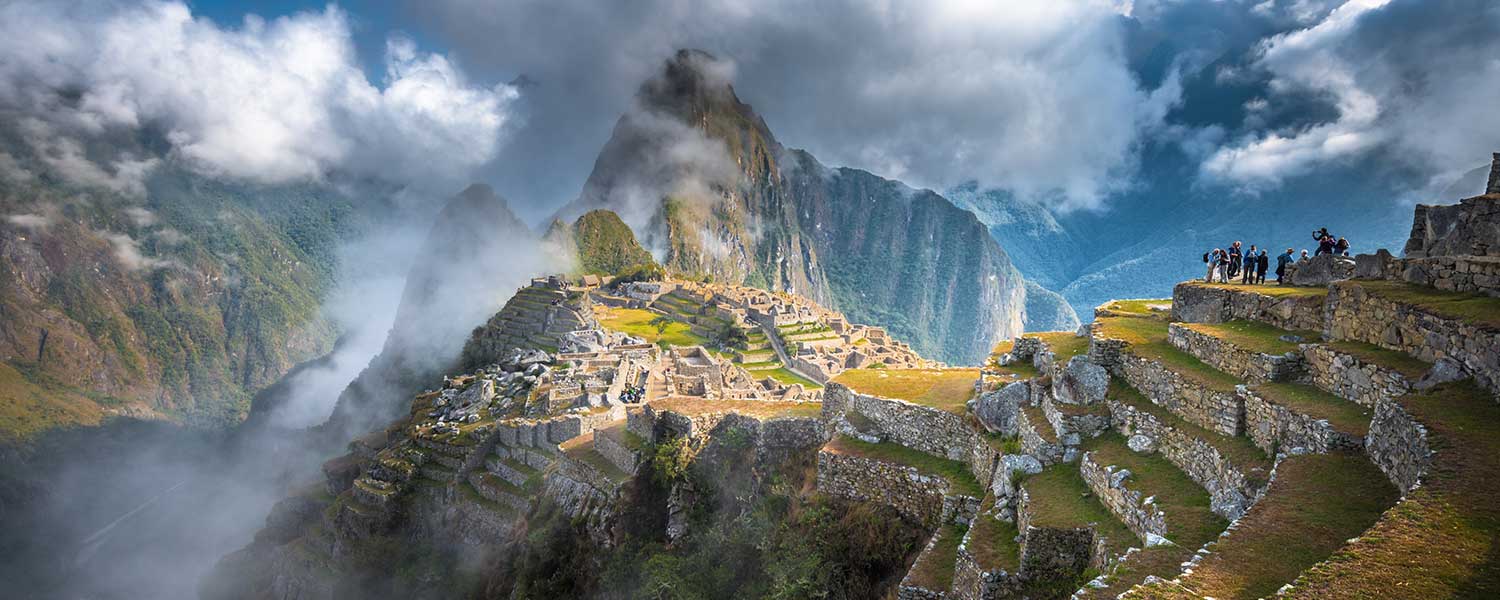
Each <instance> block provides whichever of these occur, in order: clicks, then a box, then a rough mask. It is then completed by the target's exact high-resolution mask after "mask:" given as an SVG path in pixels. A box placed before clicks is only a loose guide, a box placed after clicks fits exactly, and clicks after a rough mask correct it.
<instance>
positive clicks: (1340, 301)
mask: <svg viewBox="0 0 1500 600" xmlns="http://www.w3.org/2000/svg"><path fill="white" fill-rule="evenodd" d="M1327 311H1328V323H1329V325H1328V327H1329V328H1328V333H1329V334H1330V335H1331V336H1332V337H1333V338H1334V339H1340V340H1354V341H1360V342H1366V343H1370V344H1375V345H1377V346H1381V347H1383V348H1388V349H1391V350H1399V351H1401V352H1405V353H1407V354H1410V355H1412V356H1415V357H1417V358H1419V359H1421V360H1424V361H1427V362H1436V361H1437V360H1438V359H1439V358H1444V357H1446V358H1449V359H1452V360H1454V361H1457V362H1458V363H1460V364H1461V365H1463V368H1464V371H1465V372H1467V373H1469V374H1471V375H1473V376H1474V379H1475V381H1477V382H1479V384H1480V385H1482V386H1484V387H1485V388H1486V389H1488V390H1490V391H1491V392H1496V391H1500V329H1496V328H1494V327H1491V326H1487V325H1483V324H1478V323H1470V322H1466V321H1462V320H1458V319H1448V318H1444V317H1440V316H1438V315H1435V314H1432V313H1430V312H1427V311H1424V310H1422V309H1419V308H1417V307H1415V306H1411V305H1407V304H1402V303H1400V302H1396V301H1393V300H1390V299H1386V298H1382V297H1379V296H1375V295H1373V294H1368V293H1366V292H1365V290H1364V288H1362V287H1360V284H1359V281H1358V280H1354V281H1344V282H1339V283H1336V284H1334V285H1332V286H1330V292H1329V294H1328V309H1327Z"/></svg>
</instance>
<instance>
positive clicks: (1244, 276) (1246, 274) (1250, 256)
mask: <svg viewBox="0 0 1500 600" xmlns="http://www.w3.org/2000/svg"><path fill="white" fill-rule="evenodd" d="M1255 260H1256V253H1255V244H1250V250H1249V251H1248V252H1246V253H1245V259H1244V262H1243V265H1244V268H1243V269H1241V275H1240V285H1250V284H1252V283H1255Z"/></svg>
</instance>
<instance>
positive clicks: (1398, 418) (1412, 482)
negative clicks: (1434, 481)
mask: <svg viewBox="0 0 1500 600" xmlns="http://www.w3.org/2000/svg"><path fill="white" fill-rule="evenodd" d="M1459 451H1460V452H1461V451H1462V450H1459ZM1365 454H1367V455H1369V457H1370V461H1371V462H1374V463H1375V466H1377V467H1380V471H1381V472H1383V473H1385V476H1386V477H1387V478H1388V479H1390V480H1391V483H1392V484H1394V485H1395V486H1396V488H1397V489H1399V490H1401V493H1402V494H1403V495H1404V494H1406V493H1407V492H1410V491H1411V490H1412V488H1415V487H1416V486H1417V483H1418V482H1420V481H1421V479H1422V476H1423V475H1426V473H1427V469H1428V468H1430V467H1431V466H1432V450H1431V448H1430V447H1429V446H1428V444H1427V428H1426V427H1423V426H1422V424H1421V423H1419V422H1417V420H1416V419H1413V418H1412V417H1411V415H1410V414H1407V412H1406V410H1405V409H1403V408H1402V407H1401V405H1400V404H1399V403H1397V402H1396V401H1395V400H1381V401H1380V402H1378V403H1376V404H1375V418H1374V419H1372V420H1371V421H1370V433H1368V434H1366V435H1365Z"/></svg>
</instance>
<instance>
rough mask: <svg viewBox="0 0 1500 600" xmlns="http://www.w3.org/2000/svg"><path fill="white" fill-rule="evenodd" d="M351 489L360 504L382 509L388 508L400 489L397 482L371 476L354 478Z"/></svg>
mask: <svg viewBox="0 0 1500 600" xmlns="http://www.w3.org/2000/svg"><path fill="white" fill-rule="evenodd" d="M349 490H350V491H351V492H352V493H353V494H354V498H355V499H356V500H358V501H359V502H360V504H363V505H365V506H370V507H373V508H377V509H380V510H386V509H388V508H389V507H390V503H391V501H392V500H393V499H395V497H396V494H397V492H398V491H399V490H398V488H397V487H396V485H395V484H392V483H390V482H387V481H381V480H379V479H373V478H369V477H361V478H359V479H356V480H354V484H353V485H351V486H349Z"/></svg>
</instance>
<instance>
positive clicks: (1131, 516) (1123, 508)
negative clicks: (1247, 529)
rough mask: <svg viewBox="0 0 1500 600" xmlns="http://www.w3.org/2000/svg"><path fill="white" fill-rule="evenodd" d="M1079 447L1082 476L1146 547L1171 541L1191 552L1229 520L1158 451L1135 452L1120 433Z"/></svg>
mask: <svg viewBox="0 0 1500 600" xmlns="http://www.w3.org/2000/svg"><path fill="white" fill-rule="evenodd" d="M1084 450H1085V451H1084V453H1083V456H1082V458H1080V459H1079V463H1078V465H1079V473H1080V475H1081V476H1082V477H1083V480H1084V481H1085V482H1086V483H1088V485H1089V489H1090V490H1093V492H1094V496H1095V497H1097V498H1099V500H1100V502H1101V503H1103V504H1104V506H1105V507H1106V508H1108V509H1109V511H1110V512H1111V513H1113V514H1114V515H1115V516H1116V517H1117V518H1119V519H1120V521H1121V522H1123V523H1125V526H1126V527H1129V528H1130V531H1131V532H1133V533H1135V534H1136V536H1137V537H1139V538H1140V539H1141V541H1143V542H1145V544H1146V547H1148V548H1149V547H1154V546H1160V545H1176V546H1179V547H1183V548H1186V549H1187V551H1188V553H1189V554H1191V553H1192V551H1193V550H1195V549H1197V548H1198V547H1199V546H1202V545H1203V544H1205V543H1207V542H1209V541H1210V540H1212V539H1213V538H1214V537H1215V536H1217V535H1218V534H1219V532H1221V531H1223V530H1224V528H1225V527H1226V526H1228V525H1229V522H1228V520H1226V519H1224V518H1223V517H1221V516H1219V515H1216V514H1214V513H1213V511H1212V510H1211V509H1210V500H1211V499H1210V496H1209V493H1208V490H1206V489H1204V488H1203V486H1201V485H1199V484H1198V483H1197V482H1196V481H1193V479H1192V478H1191V477H1189V476H1188V475H1187V474H1186V473H1184V472H1182V470H1181V469H1179V468H1177V466H1176V465H1174V464H1172V462H1171V461H1169V460H1167V459H1166V458H1164V457H1162V456H1161V455H1160V454H1156V453H1150V454H1147V453H1140V452H1136V451H1134V450H1132V449H1130V447H1129V445H1128V444H1127V443H1126V440H1125V438H1124V437H1123V436H1121V435H1119V434H1110V435H1105V436H1101V437H1100V438H1098V439H1096V440H1092V441H1090V442H1089V443H1088V444H1087V445H1086V446H1085V447H1084Z"/></svg>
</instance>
